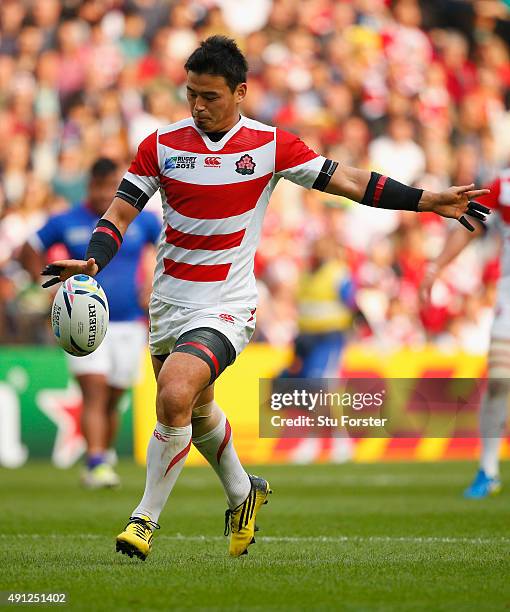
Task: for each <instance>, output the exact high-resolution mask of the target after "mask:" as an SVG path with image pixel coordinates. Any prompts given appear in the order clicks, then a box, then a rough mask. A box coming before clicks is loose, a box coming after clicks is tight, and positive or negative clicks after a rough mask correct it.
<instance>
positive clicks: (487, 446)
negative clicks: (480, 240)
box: [422, 168, 510, 499]
mask: <svg viewBox="0 0 510 612" xmlns="http://www.w3.org/2000/svg"><path fill="white" fill-rule="evenodd" d="M489 188H490V194H488V195H486V196H483V197H479V198H477V199H478V200H479V201H480V202H482V203H483V204H485V205H486V206H488V207H489V208H491V209H492V210H493V211H494V212H495V213H496V214H495V216H494V217H493V218H492V219H491V226H496V225H497V227H498V229H499V230H500V231H501V234H502V238H503V241H502V242H503V247H502V253H501V263H502V265H501V277H500V280H499V284H498V294H497V300H496V307H495V313H494V315H495V316H494V322H493V324H492V330H491V339H490V348H489V355H488V378H489V380H488V382H487V391H486V393H485V396H484V398H483V400H482V404H481V407H480V434H481V443H482V448H481V455H480V469H479V471H478V473H477V474H476V476H475V479H474V480H473V482H472V483H471V485H470V486H469V487H468V488H467V489H466V490H465V491H464V496H465V497H467V498H469V499H481V498H484V497H488V496H490V495H494V494H496V493H499V491H500V490H501V481H500V479H499V452H500V447H501V440H502V437H503V435H504V432H505V427H506V421H507V414H508V403H509V400H510V168H509V169H506V170H503V171H502V172H500V174H499V176H498V177H497V179H496V180H495V181H494V182H493V183H492V184H491V185H490V186H489ZM475 225H476V229H475V231H474V232H472V233H467V232H464V231H459V230H458V229H457V228H455V229H454V230H453V231H452V232H451V233H450V235H449V237H448V240H447V241H446V243H445V246H444V248H443V250H442V252H441V253H440V254H439V256H438V257H437V259H436V260H435V261H433V262H432V263H430V264H429V266H428V269H427V273H426V276H425V279H424V282H423V286H422V297H423V298H424V299H428V298H429V297H430V295H431V291H432V286H433V284H434V282H435V280H436V279H437V278H438V277H439V276H440V275H441V272H442V271H443V270H444V268H446V266H448V264H449V263H450V262H451V261H453V259H454V258H455V257H457V255H459V253H461V251H462V250H463V249H464V248H465V247H466V246H467V245H468V244H469V243H470V242H471V241H472V240H473V239H474V238H476V237H477V236H481V235H483V234H484V233H485V232H486V228H485V226H484V225H483V224H482V223H480V222H477V221H475Z"/></svg>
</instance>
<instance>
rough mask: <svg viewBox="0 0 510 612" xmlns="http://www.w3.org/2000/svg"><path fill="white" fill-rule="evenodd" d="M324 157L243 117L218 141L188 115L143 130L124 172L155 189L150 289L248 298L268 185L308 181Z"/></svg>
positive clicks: (199, 297)
mask: <svg viewBox="0 0 510 612" xmlns="http://www.w3.org/2000/svg"><path fill="white" fill-rule="evenodd" d="M326 161H327V160H326V158H324V157H322V156H320V155H318V154H317V153H315V152H314V151H312V150H311V149H310V148H308V147H307V146H306V145H305V144H304V143H303V142H302V141H301V140H300V139H299V138H297V137H296V136H294V135H293V134H290V133H288V132H285V131H283V130H280V129H278V128H274V127H271V126H269V125H265V124H263V123H260V122H258V121H254V120H252V119H248V118H246V117H241V119H240V120H239V122H238V123H237V124H236V125H235V126H234V127H233V128H232V129H231V130H230V131H229V132H227V134H225V136H223V138H222V139H221V140H220V141H218V142H213V141H212V140H210V139H209V138H208V137H207V135H206V134H205V133H204V132H202V131H201V130H199V129H198V128H197V127H196V126H195V123H194V122H193V119H192V118H188V119H184V120H183V121H179V122H178V123H174V124H171V125H169V126H166V127H164V128H161V129H159V130H157V131H156V132H154V133H153V134H151V135H150V136H148V137H147V138H146V139H145V140H144V141H143V142H142V143H141V144H140V146H139V148H138V152H137V154H136V156H135V159H134V160H133V162H132V163H131V166H130V167H129V170H128V172H127V173H126V174H125V175H124V180H125V181H128V182H129V183H131V184H133V185H134V186H136V187H137V188H138V189H139V190H141V191H143V193H144V194H145V197H150V196H152V195H153V194H154V192H155V191H157V190H158V189H159V190H160V192H161V198H162V201H163V209H164V210H163V212H164V230H163V233H162V238H161V241H160V244H159V247H158V254H157V264H156V270H155V274H154V284H153V293H154V295H155V296H156V297H158V298H159V299H160V300H163V301H165V302H168V303H171V304H178V305H181V306H204V305H215V304H222V303H236V304H250V305H254V304H255V303H256V301H257V290H256V284H255V277H254V274H253V262H254V257H255V251H256V249H257V246H258V243H259V240H260V234H261V229H262V221H263V218H264V214H265V211H266V208H267V205H268V202H269V198H270V196H271V193H272V192H273V190H274V188H275V186H276V184H277V182H278V180H279V179H280V178H281V177H284V178H286V179H289V180H291V181H293V182H294V183H297V184H298V185H302V186H303V187H306V188H311V187H312V186H313V184H314V182H315V181H316V179H317V177H318V176H319V174H320V173H321V169H322V168H323V165H324V163H325V162H326ZM123 183H124V181H123ZM118 195H119V193H118ZM120 197H122V194H120ZM145 197H144V199H145Z"/></svg>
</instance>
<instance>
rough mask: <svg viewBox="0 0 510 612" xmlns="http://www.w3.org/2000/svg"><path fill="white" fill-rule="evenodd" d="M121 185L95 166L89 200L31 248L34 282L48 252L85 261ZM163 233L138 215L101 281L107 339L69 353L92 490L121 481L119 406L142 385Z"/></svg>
mask: <svg viewBox="0 0 510 612" xmlns="http://www.w3.org/2000/svg"><path fill="white" fill-rule="evenodd" d="M118 182H119V169H118V167H117V165H116V164H115V163H114V162H113V161H111V160H110V159H107V158H100V159H98V160H97V161H96V162H95V163H94V164H93V165H92V169H91V174H90V182H89V185H88V196H87V199H86V201H85V202H82V203H80V204H79V205H77V206H75V207H74V208H71V209H70V210H68V211H66V212H64V213H61V214H57V215H54V216H51V217H50V218H49V219H48V220H47V221H46V223H45V224H44V226H43V227H41V228H40V229H39V231H37V232H36V233H35V234H34V235H33V236H32V237H31V238H30V239H29V241H28V242H27V243H26V244H25V245H24V247H23V249H22V252H21V257H20V258H21V261H22V263H23V265H24V266H25V267H26V269H27V270H28V271H29V272H30V274H31V276H32V277H33V279H34V280H38V279H39V277H40V271H41V267H42V264H43V262H44V261H45V252H46V251H47V250H48V249H49V248H50V247H52V246H53V245H56V244H62V245H64V246H65V247H66V249H67V251H68V252H69V256H70V257H73V258H82V257H84V256H85V252H86V250H87V244H88V241H89V238H90V234H91V232H92V230H93V229H94V227H95V226H96V224H97V222H98V220H99V219H100V217H101V216H102V215H104V213H105V212H106V210H107V209H108V206H109V205H110V203H111V200H112V196H113V194H114V193H115V190H116V188H117V186H118ZM160 231H161V225H160V222H159V220H158V219H157V218H156V216H155V215H154V214H152V213H148V212H147V213H144V214H143V215H139V216H138V217H137V218H136V220H135V222H134V223H133V224H132V225H131V226H130V228H129V230H128V231H127V232H126V235H125V237H124V243H123V247H122V249H121V251H120V253H119V256H118V257H117V258H116V260H115V262H113V264H112V265H111V266H110V267H109V268H108V269H107V270H105V271H104V272H102V273H101V274H99V275H98V277H97V278H98V281H99V282H100V284H101V285H102V287H103V288H104V290H105V292H106V295H107V297H108V303H109V307H110V324H109V326H108V332H107V334H106V337H105V339H104V341H103V342H102V344H101V346H100V347H99V348H98V349H97V350H96V351H95V352H94V353H92V354H90V355H87V356H85V357H74V356H72V355H66V357H67V360H68V364H69V369H70V371H71V372H72V373H73V374H74V375H75V376H76V379H77V381H78V384H79V386H80V389H81V392H82V395H83V412H82V431H83V435H84V437H85V441H86V444H87V458H86V462H87V464H86V469H85V471H84V473H83V475H82V483H83V485H84V486H86V487H90V488H98V487H113V486H117V485H118V484H119V477H118V475H117V474H116V473H115V471H114V469H113V466H112V465H111V464H112V461H111V455H112V450H111V449H112V447H113V446H114V442H115V436H116V432H117V429H118V411H117V407H118V404H119V400H120V398H121V397H122V395H123V394H124V392H125V391H126V389H129V388H130V387H131V386H132V385H133V383H134V382H135V380H136V377H137V375H138V372H139V366H140V358H141V355H142V351H143V349H144V347H145V345H146V341H147V327H146V323H145V320H144V317H145V312H146V302H147V297H148V293H147V286H148V284H149V283H148V282H147V278H146V277H147V275H149V277H150V279H152V268H151V262H152V263H153V259H154V255H152V256H151V253H150V251H153V250H154V249H153V247H152V245H154V243H156V242H157V241H158V238H159V234H160ZM146 247H148V248H146ZM147 251H149V252H147ZM141 268H142V269H141ZM149 268H150V272H149V271H148V269H149ZM133 271H137V272H135V273H133ZM139 278H140V279H141V282H138V279H139ZM144 293H145V295H144Z"/></svg>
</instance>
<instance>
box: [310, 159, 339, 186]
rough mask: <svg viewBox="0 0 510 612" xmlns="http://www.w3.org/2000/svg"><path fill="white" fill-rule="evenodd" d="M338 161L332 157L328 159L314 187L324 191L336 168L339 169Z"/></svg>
mask: <svg viewBox="0 0 510 612" xmlns="http://www.w3.org/2000/svg"><path fill="white" fill-rule="evenodd" d="M337 166H338V162H336V161H333V160H331V159H327V160H326V161H325V162H324V163H323V164H322V168H321V171H320V172H319V176H318V177H317V178H316V179H315V182H314V184H313V185H312V189H317V190H318V191H324V190H325V189H326V187H327V186H328V185H329V181H330V180H331V177H332V176H333V174H334V172H335V170H336V169H337Z"/></svg>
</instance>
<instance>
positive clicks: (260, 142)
mask: <svg viewBox="0 0 510 612" xmlns="http://www.w3.org/2000/svg"><path fill="white" fill-rule="evenodd" d="M185 69H186V72H187V83H186V91H187V98H188V103H189V108H190V114H191V116H190V117H189V118H186V119H184V120H182V121H179V122H177V123H174V124H171V125H168V126H166V127H164V128H161V129H159V130H157V131H156V132H154V133H153V134H151V135H150V136H149V137H148V138H146V139H145V140H144V141H143V142H142V143H141V145H140V147H139V149H138V152H137V154H136V157H135V159H134V160H133V162H132V164H131V166H130V167H129V169H128V171H127V172H126V174H125V175H124V178H123V180H122V182H121V183H120V186H119V189H118V191H117V195H116V197H115V198H114V200H113V202H112V204H111V206H110V208H109V209H108V211H107V212H106V214H105V215H104V216H103V218H102V219H101V220H100V221H99V223H98V225H97V227H96V229H95V230H94V233H93V234H92V237H91V240H90V244H89V248H88V251H87V256H86V260H82V261H77V260H65V261H56V262H54V264H53V265H50V266H49V268H48V269H47V270H46V271H45V273H46V274H47V275H55V274H56V275H57V278H56V279H53V280H56V281H57V282H58V280H61V281H62V280H65V279H66V278H68V277H69V276H71V275H73V274H78V273H85V274H90V275H95V274H97V272H98V271H99V270H102V269H103V268H104V267H105V266H106V265H107V264H108V262H109V261H110V260H111V259H112V257H113V256H114V255H115V253H116V252H117V250H118V248H119V246H120V244H121V242H122V238H123V235H124V233H125V231H126V229H127V228H128V226H129V225H130V223H131V222H132V221H133V220H134V219H135V218H136V216H137V215H138V214H139V212H140V211H141V210H142V209H143V207H144V206H145V204H146V202H147V201H148V199H149V198H150V197H151V195H152V194H153V193H154V192H155V191H156V190H157V189H159V190H160V192H161V194H162V199H163V207H164V222H165V225H166V229H165V233H164V235H163V239H162V241H161V242H160V245H159V248H158V255H157V265H156V270H155V276H154V284H153V293H152V298H151V303H150V308H149V311H150V323H151V330H150V341H149V346H150V351H151V354H152V361H153V365H154V373H155V376H156V379H157V400H156V415H157V424H156V428H155V430H154V435H153V436H152V438H151V440H150V442H149V447H148V451H147V478H146V487H145V492H144V494H143V497H142V500H141V501H140V503H139V505H138V506H137V507H136V508H134V510H133V511H132V512H131V516H130V519H129V522H128V524H127V526H126V528H125V529H124V531H123V532H122V533H121V534H120V535H119V536H118V537H117V550H119V551H121V552H123V553H127V554H129V555H131V556H132V555H136V556H138V557H140V558H141V559H145V557H146V556H147V554H148V553H149V551H150V549H151V545H152V535H153V531H154V529H156V528H158V527H159V525H158V524H157V521H158V518H159V515H160V513H161V511H162V509H163V507H164V505H165V503H166V501H167V498H168V496H169V494H170V492H171V490H172V488H173V486H174V484H175V482H176V480H177V477H178V476H179V473H180V472H181V469H182V467H183V464H184V461H185V459H186V455H187V454H188V451H189V449H190V447H191V444H194V445H195V446H196V447H197V448H198V450H199V451H200V452H201V453H202V454H203V455H204V457H205V458H206V459H207V460H208V461H209V463H210V464H211V466H212V467H213V469H214V470H215V471H216V473H217V474H218V476H219V478H220V479H221V482H222V483H223V486H224V488H225V492H226V496H227V500H228V510H227V512H226V523H227V524H226V533H228V532H229V531H230V545H229V552H230V555H232V556H235V557H237V556H240V555H242V554H244V553H246V552H247V550H248V546H249V545H250V544H251V543H252V542H253V541H254V530H255V517H256V515H257V512H258V511H259V509H260V507H261V506H262V504H264V503H265V502H266V501H267V498H268V494H269V492H270V489H269V484H268V483H267V481H266V480H264V479H263V478H259V477H256V476H251V475H248V474H247V473H246V472H245V470H244V469H243V467H242V465H241V463H240V461H239V458H238V456H237V454H236V451H235V449H234V446H233V439H232V432H231V428H230V425H229V422H228V420H227V418H226V416H225V414H224V413H223V411H222V410H221V408H220V407H219V406H218V405H217V403H216V402H215V401H214V382H215V380H216V379H217V378H218V376H220V374H221V373H222V372H223V370H224V369H225V368H226V367H227V366H229V365H230V364H232V363H233V362H234V360H235V358H236V356H237V355H239V354H240V353H241V351H242V350H243V349H244V347H245V346H246V345H247V344H248V342H249V340H250V338H251V336H252V334H253V331H254V328H255V317H256V313H255V309H256V302H257V293H256V285H255V277H254V274H253V260H254V255H255V251H256V249H257V245H258V242H259V238H260V233H261V228H262V221H263V218H264V213H265V210H266V207H267V205H268V202H269V198H270V196H271V193H272V191H273V190H274V188H275V186H276V184H277V182H278V181H279V180H280V179H281V178H286V179H288V180H290V181H293V182H294V183H297V184H298V185H301V186H303V187H305V188H307V189H311V188H314V189H318V190H323V191H327V192H328V193H330V194H334V195H339V196H345V197H348V198H350V199H351V200H355V201H356V202H360V203H362V204H364V205H366V206H377V207H379V208H392V209H401V210H413V211H417V212H421V211H433V212H435V213H437V214H439V215H442V216H444V217H454V218H456V219H459V221H461V223H463V224H465V225H467V226H469V227H472V226H471V225H470V224H469V222H468V221H467V220H466V218H465V217H464V216H463V215H464V213H467V214H469V215H472V216H475V217H479V218H480V219H482V220H483V219H484V215H483V214H482V213H481V212H480V210H482V211H483V210H485V209H484V208H483V207H482V208H481V207H479V206H478V205H476V204H471V203H470V199H471V198H473V197H476V196H478V195H481V194H484V193H487V192H486V190H475V189H474V185H467V186H463V187H451V188H450V189H448V190H446V191H444V192H441V193H432V192H428V191H423V190H421V189H414V188H412V187H408V186H406V185H403V184H401V183H398V182H397V181H395V180H392V179H391V178H388V177H385V176H381V175H379V174H377V173H375V172H369V171H366V170H359V169H357V168H351V167H348V166H345V165H342V164H341V163H338V162H336V161H334V160H331V159H326V158H325V157H323V156H321V155H319V154H317V153H315V152H314V151H312V150H311V149H310V148H309V147H307V146H306V144H304V143H303V142H302V141H301V140H300V139H299V138H297V137H296V136H294V135H293V134H290V133H288V132H285V131H283V130H280V129H278V128H275V127H272V126H269V125H265V124H263V123H260V122H259V121H254V120H252V119H248V118H247V117H244V116H242V115H241V114H240V105H241V103H242V101H243V99H244V98H245V96H246V91H247V85H246V75H247V71H248V66H247V63H246V60H245V58H244V56H243V55H242V53H241V52H240V51H239V49H238V47H237V46H236V44H235V42H234V41H233V40H231V39H228V38H226V37H222V36H212V37H210V38H208V39H207V40H205V41H204V42H202V43H201V45H200V47H199V48H198V49H196V50H195V51H194V52H193V53H192V54H191V56H190V57H189V58H188V60H187V62H186V64H185ZM360 231H363V228H360ZM239 409H240V410H242V409H243V398H242V397H240V398H239Z"/></svg>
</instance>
